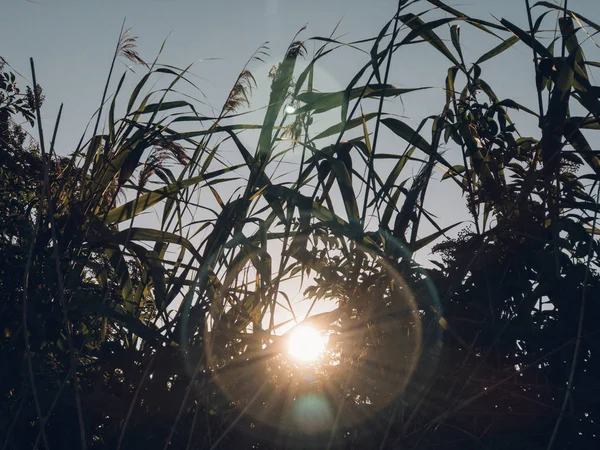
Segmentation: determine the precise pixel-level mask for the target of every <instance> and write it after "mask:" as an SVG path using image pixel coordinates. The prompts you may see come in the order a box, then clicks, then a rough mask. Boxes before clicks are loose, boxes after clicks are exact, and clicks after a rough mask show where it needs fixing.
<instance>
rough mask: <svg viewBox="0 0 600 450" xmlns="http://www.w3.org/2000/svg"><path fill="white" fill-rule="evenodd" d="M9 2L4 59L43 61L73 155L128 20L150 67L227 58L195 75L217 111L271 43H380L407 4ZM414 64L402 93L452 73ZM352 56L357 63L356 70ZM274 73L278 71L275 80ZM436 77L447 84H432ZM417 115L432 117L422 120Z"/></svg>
mask: <svg viewBox="0 0 600 450" xmlns="http://www.w3.org/2000/svg"><path fill="white" fill-rule="evenodd" d="M556 2H558V0H556ZM2 3H3V5H2V16H3V20H2V26H1V27H0V41H1V42H2V43H3V46H2V50H1V51H0V55H1V56H3V57H4V58H6V60H7V61H8V62H9V63H10V64H11V65H12V66H13V67H14V68H15V69H17V70H18V71H20V72H21V73H22V74H23V75H25V76H26V77H29V63H28V58H29V57H33V58H34V60H35V63H36V68H37V72H38V80H39V83H40V84H41V85H42V86H43V87H44V88H45V95H46V107H45V108H44V110H43V114H44V118H45V120H48V122H49V123H48V125H50V124H51V123H52V122H53V120H54V117H55V115H56V111H57V110H58V106H59V104H60V102H64V104H65V109H64V113H63V124H64V126H65V128H62V129H61V131H62V132H61V134H60V136H59V139H60V140H59V142H63V143H64V144H65V145H66V146H71V145H73V144H72V142H73V140H72V137H71V132H70V131H69V132H68V134H65V133H66V132H65V129H69V130H73V132H74V133H75V135H76V136H78V135H79V134H80V133H81V131H82V130H83V127H84V126H85V124H86V123H87V120H88V119H89V117H90V116H91V115H92V113H93V111H94V110H95V108H96V107H97V104H98V101H99V99H100V97H101V94H102V88H103V85H104V80H105V77H106V74H107V71H108V65H109V62H110V59H111V56H112V52H113V50H114V45H115V41H116V39H117V36H118V33H119V29H120V26H121V23H122V21H123V18H124V17H126V18H127V25H126V26H127V27H132V28H133V31H132V34H133V35H135V36H138V43H139V51H140V54H141V55H142V57H144V58H146V59H152V58H153V57H154V55H155V54H156V52H157V51H158V49H159V47H160V45H161V43H162V41H163V40H164V39H165V38H166V37H167V36H169V39H168V42H167V45H166V48H165V50H164V53H163V55H164V56H163V58H162V62H164V63H168V64H173V65H175V66H179V67H185V66H186V65H187V64H189V63H191V62H194V61H197V60H200V59H204V58H220V60H216V61H204V62H202V63H199V65H197V66H196V67H195V68H194V73H195V74H197V75H198V76H200V77H202V78H203V81H202V82H201V83H200V87H201V88H202V89H203V91H204V92H205V93H206V95H207V97H208V98H209V100H210V101H211V102H212V103H214V104H215V105H219V104H220V102H222V101H223V98H224V96H225V95H226V93H227V91H228V89H229V88H230V87H231V84H232V82H233V80H234V79H235V77H236V75H237V73H238V71H239V70H240V68H241V67H242V65H243V64H244V62H245V61H246V59H247V58H248V57H249V56H250V55H251V54H252V52H253V51H254V50H255V49H256V48H257V47H258V46H259V45H260V44H262V43H263V42H265V41H270V43H271V55H272V56H273V58H274V61H275V60H278V59H279V58H280V57H281V55H282V54H283V52H284V50H285V48H286V46H287V44H288V43H289V42H290V40H291V39H292V38H293V36H294V34H295V33H296V31H297V30H299V29H300V28H301V27H302V26H304V25H308V28H307V30H306V31H305V32H304V33H302V35H301V37H303V38H308V37H310V36H315V35H320V36H328V35H329V34H330V33H331V31H332V30H333V28H334V27H335V25H336V23H337V22H338V21H340V20H341V24H340V27H339V28H338V33H337V35H338V36H341V35H345V36H344V38H343V39H344V40H347V41H350V40H356V39H361V38H365V37H371V36H374V35H376V33H377V32H378V31H379V29H380V28H381V26H382V25H383V24H384V23H385V21H386V20H387V19H389V18H390V17H391V16H392V14H393V13H394V11H395V10H396V4H397V2H396V0H302V1H295V0H3V1H2ZM448 3H449V4H451V5H454V6H455V7H457V8H459V9H461V10H464V11H465V12H467V13H469V14H471V15H473V16H476V17H481V18H486V19H488V20H494V19H493V17H492V14H493V15H494V16H495V17H498V18H500V17H506V18H508V19H509V20H513V21H515V23H517V24H519V25H521V26H526V21H525V16H524V12H525V2H524V0H501V1H500V0H462V1H453V0H450V1H449V2H448ZM532 3H534V2H533V1H532ZM423 5H424V6H423V8H425V7H426V6H425V3H423ZM569 6H570V8H571V9H574V10H576V11H577V10H579V11H581V12H583V13H584V14H586V15H587V17H589V18H590V19H592V20H594V19H595V20H596V22H597V23H598V22H600V1H598V0H571V1H570V2H569ZM467 33H468V30H467V27H463V36H464V40H463V41H464V42H465V44H466V48H467V52H472V53H471V54H472V55H473V60H474V59H475V58H476V57H477V56H479V55H481V54H482V53H484V52H485V51H487V50H488V49H489V48H491V46H492V45H494V42H493V41H490V40H487V39H483V40H480V39H475V40H471V41H469V39H468V34H467ZM414 48H415V49H417V47H414ZM418 49H419V50H422V49H423V46H418ZM310 50H311V49H310V47H309V51H310ZM404 55H405V56H403V57H402V58H400V59H401V60H402V61H409V62H410V63H411V64H415V63H418V64H416V65H415V66H414V68H411V69H410V70H406V68H400V69H399V73H401V74H402V76H398V75H397V74H393V75H392V78H393V79H394V82H395V83H396V84H399V85H406V86H408V85H411V84H412V85H415V84H421V83H423V81H431V82H432V83H433V84H435V85H437V86H440V85H441V84H442V83H443V76H444V75H443V74H444V70H445V66H447V64H446V61H445V60H444V58H443V57H441V56H439V55H435V53H433V52H426V53H425V54H422V53H421V52H419V53H417V52H416V50H415V52H414V53H413V54H411V53H410V50H407V51H405V53H404ZM429 56H432V57H431V58H429ZM348 57H351V58H353V62H354V63H355V64H354V65H352V63H350V62H349V61H348V60H347V58H348ZM530 59H531V58H530V55H529V54H526V53H524V52H523V51H522V50H511V52H510V57H507V58H501V59H500V60H499V61H502V62H503V63H504V64H506V63H509V64H510V62H511V61H512V63H514V64H518V62H519V61H523V62H528V61H530ZM365 61H366V55H363V56H362V58H357V55H356V53H349V52H338V54H333V55H332V57H331V58H329V59H328V60H326V61H325V62H324V65H323V67H324V70H327V71H328V76H329V78H330V80H329V81H333V85H335V84H339V85H340V86H342V85H344V84H345V83H347V82H348V80H349V78H350V75H349V74H348V73H346V72H345V71H346V70H350V69H351V68H352V67H358V65H359V64H363V63H364V62H365ZM494 64H495V61H493V62H490V63H488V67H485V66H484V76H485V73H486V72H485V71H486V70H488V71H490V70H489V69H490V67H489V66H490V65H491V66H492V67H491V68H492V69H493V70H491V71H490V73H495V72H497V67H494ZM267 65H268V66H269V67H270V65H272V64H267ZM497 66H499V64H498V65H497ZM124 69H125V66H124V65H123V64H120V65H118V66H117V74H118V75H120V73H122V71H123V70H124ZM505 69H506V68H505ZM267 70H268V67H267V68H266V69H265V73H266V71H267ZM430 73H435V74H438V75H440V76H437V77H436V78H434V79H431V80H429V79H428V74H430ZM509 73H511V72H510V71H508V72H504V76H502V71H501V73H500V74H499V76H498V77H497V78H498V79H497V80H494V81H496V85H498V84H500V85H504V86H507V80H506V74H509ZM492 77H493V76H492ZM488 78H490V75H488ZM259 81H260V80H259ZM336 81H337V83H336ZM512 81H514V80H512ZM529 81H531V80H529ZM419 82H420V83H419ZM519 84H520V85H522V86H523V88H520V87H519ZM529 86H531V85H530V84H529V83H527V84H524V83H514V82H513V83H512V86H511V92H512V94H513V96H517V97H519V96H522V95H524V92H526V90H527V89H528V88H529ZM507 87H508V86H507ZM416 106H417V107H418V106H419V105H418V104H417V105H416ZM411 115H414V116H422V115H421V114H420V112H417V113H416V114H411ZM67 137H69V138H71V139H66V138H67ZM63 151H64V152H65V153H66V152H68V151H70V150H69V149H63Z"/></svg>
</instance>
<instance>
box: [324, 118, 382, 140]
mask: <svg viewBox="0 0 600 450" xmlns="http://www.w3.org/2000/svg"><path fill="white" fill-rule="evenodd" d="M377 116H378V113H376V112H374V113H368V114H365V115H364V116H361V117H357V118H355V119H352V120H350V121H348V122H346V123H345V124H344V123H341V122H340V123H338V124H336V125H333V126H331V127H329V128H327V129H326V130H325V131H322V132H321V133H319V134H318V135H316V136H315V137H314V138H313V139H314V140H315V141H316V140H317V139H323V138H326V137H329V136H333V135H335V134H339V133H341V132H342V130H343V131H347V130H351V129H352V128H356V127H358V126H359V125H362V124H363V122H364V121H369V120H371V119H373V118H374V117H377Z"/></svg>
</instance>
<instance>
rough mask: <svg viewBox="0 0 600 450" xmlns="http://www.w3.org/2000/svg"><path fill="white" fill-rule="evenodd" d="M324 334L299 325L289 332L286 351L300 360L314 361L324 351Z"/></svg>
mask: <svg viewBox="0 0 600 450" xmlns="http://www.w3.org/2000/svg"><path fill="white" fill-rule="evenodd" d="M325 340H326V338H325V336H323V335H322V334H321V333H319V332H318V331H317V330H315V329H314V328H311V327H307V326H300V327H298V328H296V329H295V330H293V331H292V332H291V335H290V337H289V341H288V353H289V354H290V356H291V357H292V358H294V359H296V360H298V361H301V362H314V361H316V360H318V359H319V358H320V357H321V356H322V355H323V353H324V352H325V344H326V343H325Z"/></svg>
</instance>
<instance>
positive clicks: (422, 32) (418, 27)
mask: <svg viewBox="0 0 600 450" xmlns="http://www.w3.org/2000/svg"><path fill="white" fill-rule="evenodd" d="M399 19H400V20H401V21H402V22H403V23H404V24H405V25H407V26H409V27H410V28H411V30H412V31H411V32H410V33H408V34H407V35H406V37H405V38H404V39H403V40H402V42H400V44H398V46H401V45H404V44H407V43H409V42H411V41H412V40H413V39H414V38H415V37H417V36H420V37H422V38H423V39H424V40H425V41H427V42H428V43H429V44H430V45H431V46H432V47H434V48H435V49H437V50H438V51H439V52H440V53H442V54H443V55H444V56H445V57H446V58H448V59H449V60H450V61H452V63H453V64H454V65H455V66H457V67H460V65H461V64H460V63H459V62H458V60H457V59H456V58H455V57H454V55H453V54H452V53H451V52H450V50H448V47H446V44H444V42H443V41H442V40H441V39H440V38H439V36H438V35H437V34H435V32H434V31H433V30H434V29H435V28H437V27H439V26H440V25H444V24H446V23H449V22H452V21H455V20H458V18H447V19H438V20H434V21H431V22H427V23H425V22H423V20H422V19H421V18H420V17H419V16H416V15H414V14H412V13H409V14H405V15H403V16H400V17H399Z"/></svg>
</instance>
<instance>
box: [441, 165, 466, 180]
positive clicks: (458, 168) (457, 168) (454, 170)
mask: <svg viewBox="0 0 600 450" xmlns="http://www.w3.org/2000/svg"><path fill="white" fill-rule="evenodd" d="M464 171H465V166H462V165H456V166H452V170H448V171H447V172H446V173H445V174H444V175H443V176H442V180H445V179H447V178H451V177H453V176H455V175H458V174H461V173H463V172H464Z"/></svg>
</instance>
